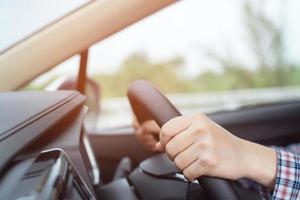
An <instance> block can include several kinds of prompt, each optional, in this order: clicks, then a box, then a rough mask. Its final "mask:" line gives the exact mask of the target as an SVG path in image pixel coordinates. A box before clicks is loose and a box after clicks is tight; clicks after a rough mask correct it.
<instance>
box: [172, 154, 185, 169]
mask: <svg viewBox="0 0 300 200" xmlns="http://www.w3.org/2000/svg"><path fill="white" fill-rule="evenodd" d="M174 163H175V165H176V167H177V168H178V169H179V170H183V169H184V168H183V164H184V162H183V161H182V158H181V157H180V156H176V157H175V158H174Z"/></svg>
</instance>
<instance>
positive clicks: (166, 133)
mask: <svg viewBox="0 0 300 200" xmlns="http://www.w3.org/2000/svg"><path fill="white" fill-rule="evenodd" d="M192 119H193V118H192V116H191V115H188V116H179V117H175V118H173V119H171V120H169V121H168V122H167V123H165V124H164V125H163V126H162V128H161V129H160V134H159V141H160V142H161V143H162V145H163V146H165V145H166V144H167V143H168V142H169V141H170V140H171V139H172V138H173V137H174V136H175V135H177V134H179V133H180V132H182V131H184V130H185V129H187V128H188V127H189V126H190V125H191V123H192Z"/></svg>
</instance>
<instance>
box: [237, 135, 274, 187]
mask: <svg viewBox="0 0 300 200" xmlns="http://www.w3.org/2000/svg"><path fill="white" fill-rule="evenodd" d="M241 143H242V145H241V146H242V148H241V151H242V153H241V156H242V165H241V167H242V168H243V172H244V177H245V178H249V179H251V180H254V181H256V182H258V183H259V184H261V185H263V186H265V187H268V188H269V189H271V190H273V188H274V185H275V180H276V168H277V161H276V151H275V150H274V149H272V148H269V147H265V146H263V145H259V144H256V143H253V142H249V141H246V140H242V141H241Z"/></svg>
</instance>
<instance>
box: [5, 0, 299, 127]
mask: <svg viewBox="0 0 300 200" xmlns="http://www.w3.org/2000/svg"><path fill="white" fill-rule="evenodd" d="M86 3H88V1H83V0H72V1H60V0H44V1H39V0H27V1H20V0H2V1H1V7H0V15H1V17H0V25H1V31H0V51H1V50H4V49H5V48H8V47H9V46H11V45H12V44H13V43H15V42H18V41H19V40H21V39H23V38H24V37H26V36H28V35H29V34H31V33H33V32H34V31H37V30H38V29H40V28H42V27H44V26H46V25H47V24H49V23H51V22H52V21H54V20H56V19H58V18H60V17H62V16H64V15H65V14H66V13H68V12H71V11H73V10H74V9H76V8H78V7H80V6H83V5H84V4H86ZM299 10H300V1H299V0H231V1H219V0H209V1H208V0H185V1H179V2H177V3H175V4H174V5H172V6H170V7H168V8H166V9H164V10H162V11H160V12H158V13H156V14H154V15H152V16H150V17H148V18H146V19H144V20H142V21H140V22H138V23H136V24H134V25H132V26H130V27H128V28H126V29H125V30H123V31H121V32H119V33H117V34H115V35H113V36H111V37H109V38H107V39H106V40H104V41H102V42H99V43H97V44H96V45H94V46H92V47H91V48H90V49H89V57H88V74H89V78H90V79H91V80H93V81H94V82H95V83H96V84H97V85H98V86H97V87H96V90H98V93H99V95H100V96H101V98H100V99H99V100H97V102H93V101H91V102H90V103H89V105H90V107H91V110H93V109H94V107H97V106H98V105H99V107H101V113H100V115H98V114H99V113H98V114H97V116H93V118H94V119H96V122H97V123H90V124H88V126H89V127H90V128H91V129H98V128H102V127H108V126H116V125H124V124H129V123H131V121H132V114H131V111H130V108H129V105H128V102H127V100H126V98H125V95H126V90H127V87H128V85H129V84H130V83H131V82H132V81H133V80H135V79H147V80H149V81H151V82H153V83H154V84H155V85H156V86H157V87H159V88H160V89H161V90H162V91H163V92H165V93H167V94H168V95H169V97H170V98H171V100H172V101H173V102H174V103H175V104H176V105H177V106H178V107H179V108H180V109H181V110H182V111H183V112H184V113H191V112H197V111H203V112H215V111H219V110H232V109H237V108H240V107H242V106H249V105H258V104H261V103H274V102H277V101H282V100H284V101H288V100H293V99H299V98H300V56H299V55H300V37H299V35H300V23H299V19H300V13H299ZM103 28H104V29H105V27H103ZM82 39H84V38H82ZM62 48H63V47H62ZM78 66H79V56H78V55H76V56H73V57H72V58H70V59H68V60H67V61H65V62H64V63H61V64H60V65H58V66H57V67H56V68H54V69H53V70H51V71H49V72H47V73H45V74H43V75H42V76H40V77H38V78H37V79H36V80H34V81H32V82H31V83H30V84H28V85H27V86H25V87H24V88H23V89H24V90H54V89H57V88H58V87H59V86H61V85H62V83H63V82H65V81H66V80H68V79H70V78H72V77H75V76H76V74H77V72H78ZM28 70H30V69H28ZM86 91H87V95H93V93H95V90H94V89H87V90H86ZM95 104H96V105H97V106H95ZM100 104H101V106H100ZM99 112H100V111H99Z"/></svg>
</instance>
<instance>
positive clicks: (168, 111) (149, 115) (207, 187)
mask: <svg viewBox="0 0 300 200" xmlns="http://www.w3.org/2000/svg"><path fill="white" fill-rule="evenodd" d="M127 95H128V99H129V102H130V104H131V107H132V110H133V112H134V113H135V115H136V117H137V119H138V121H139V122H140V123H141V122H144V121H145V120H149V119H154V120H155V122H156V123H157V124H158V125H159V126H160V127H162V126H163V125H164V124H165V123H166V122H167V121H169V120H170V119H172V118H174V117H177V116H180V115H181V113H180V112H179V111H178V110H177V109H176V108H175V106H174V105H173V104H172V103H171V102H170V101H169V100H168V99H167V98H166V96H164V95H163V94H162V93H161V92H160V91H159V90H157V89H156V88H155V87H153V86H152V84H151V83H149V82H147V81H144V80H137V81H134V82H133V83H132V84H131V85H130V86H129V88H128V91H127ZM197 181H198V182H199V184H200V185H201V186H202V188H203V189H204V191H205V192H206V194H207V195H208V196H209V197H210V199H213V200H224V199H226V200H228V199H229V200H239V199H240V198H239V197H238V195H237V194H236V192H235V191H234V190H233V188H232V186H231V184H230V181H229V180H225V179H221V178H214V177H207V176H203V177H200V178H198V179H197Z"/></svg>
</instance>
